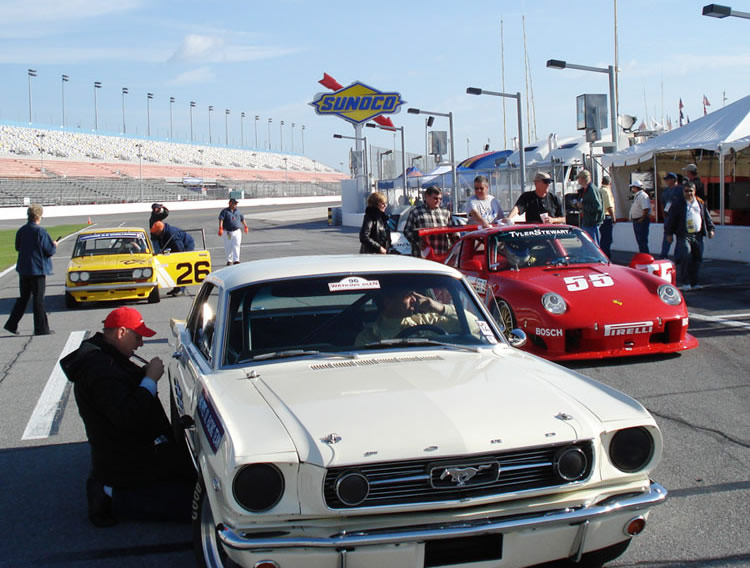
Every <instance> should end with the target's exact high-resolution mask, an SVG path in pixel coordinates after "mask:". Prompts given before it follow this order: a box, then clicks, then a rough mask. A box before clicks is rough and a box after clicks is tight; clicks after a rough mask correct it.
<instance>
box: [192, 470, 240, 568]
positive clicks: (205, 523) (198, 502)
mask: <svg viewBox="0 0 750 568" xmlns="http://www.w3.org/2000/svg"><path fill="white" fill-rule="evenodd" d="M192 516H193V517H192V519H193V548H194V550H195V560H196V562H197V565H198V566H199V567H200V568H234V567H236V566H237V564H236V563H234V562H232V560H231V559H230V558H228V557H227V555H226V552H224V548H223V546H222V545H221V543H220V542H219V539H218V537H217V536H216V523H215V522H214V516H213V513H212V512H211V505H210V503H209V502H208V497H206V488H205V487H204V486H203V482H202V480H201V479H200V474H199V475H198V481H196V483H195V490H194V491H193V507H192Z"/></svg>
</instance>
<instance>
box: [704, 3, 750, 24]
mask: <svg viewBox="0 0 750 568" xmlns="http://www.w3.org/2000/svg"><path fill="white" fill-rule="evenodd" d="M703 15H704V16H710V17H711V18H726V17H728V16H734V17H735V18H744V19H746V20H750V13H748V12H740V11H738V10H733V9H732V8H731V7H730V6H722V5H721V4H708V5H707V6H703Z"/></svg>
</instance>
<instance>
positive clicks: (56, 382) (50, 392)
mask: <svg viewBox="0 0 750 568" xmlns="http://www.w3.org/2000/svg"><path fill="white" fill-rule="evenodd" d="M85 334H86V332H85V331H72V332H71V333H70V335H69V336H68V341H67V342H66V343H65V347H63V350H62V352H61V353H60V356H59V357H58V358H57V362H56V363H55V366H54V368H53V369H52V373H50V376H49V379H47V385H46V386H45V387H44V391H42V394H41V396H40V397H39V400H38V401H37V403H36V407H35V408H34V412H32V413H31V418H29V423H28V424H26V430H24V432H23V437H22V438H21V439H22V440H39V439H42V438H49V435H50V432H51V431H52V424H53V422H54V420H55V416H56V415H57V411H58V409H59V407H60V403H61V402H62V398H63V394H64V392H65V386H66V385H67V383H68V377H66V376H65V373H63V370H62V368H61V367H60V359H62V358H63V357H65V356H66V355H67V354H68V353H70V352H71V351H74V350H75V349H77V348H78V346H79V345H80V344H81V341H82V340H83V336H84V335H85Z"/></svg>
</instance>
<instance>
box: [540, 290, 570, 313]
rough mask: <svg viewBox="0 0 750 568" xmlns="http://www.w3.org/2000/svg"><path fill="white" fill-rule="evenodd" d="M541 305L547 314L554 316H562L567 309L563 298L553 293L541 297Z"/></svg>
mask: <svg viewBox="0 0 750 568" xmlns="http://www.w3.org/2000/svg"><path fill="white" fill-rule="evenodd" d="M542 305H543V306H544V309H545V310H547V311H548V312H549V313H551V314H556V315H560V314H564V313H565V310H567V309H568V304H566V303H565V298H563V297H562V296H561V295H560V294H555V293H554V292H547V293H546V294H545V295H544V296H542Z"/></svg>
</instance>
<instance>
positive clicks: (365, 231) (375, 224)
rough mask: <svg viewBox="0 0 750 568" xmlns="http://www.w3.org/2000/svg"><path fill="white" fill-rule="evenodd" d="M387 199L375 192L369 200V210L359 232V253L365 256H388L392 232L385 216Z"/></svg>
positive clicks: (366, 211) (366, 210)
mask: <svg viewBox="0 0 750 568" xmlns="http://www.w3.org/2000/svg"><path fill="white" fill-rule="evenodd" d="M385 207H386V198H385V195H383V194H382V193H380V192H379V191H374V192H373V193H371V194H370V196H369V197H368V198H367V209H365V218H364V219H363V221H362V228H361V229H360V230H359V242H361V243H362V246H360V247H359V252H360V253H364V254H386V253H387V252H388V249H390V248H391V231H390V229H389V228H388V216H387V215H386V214H385Z"/></svg>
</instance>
